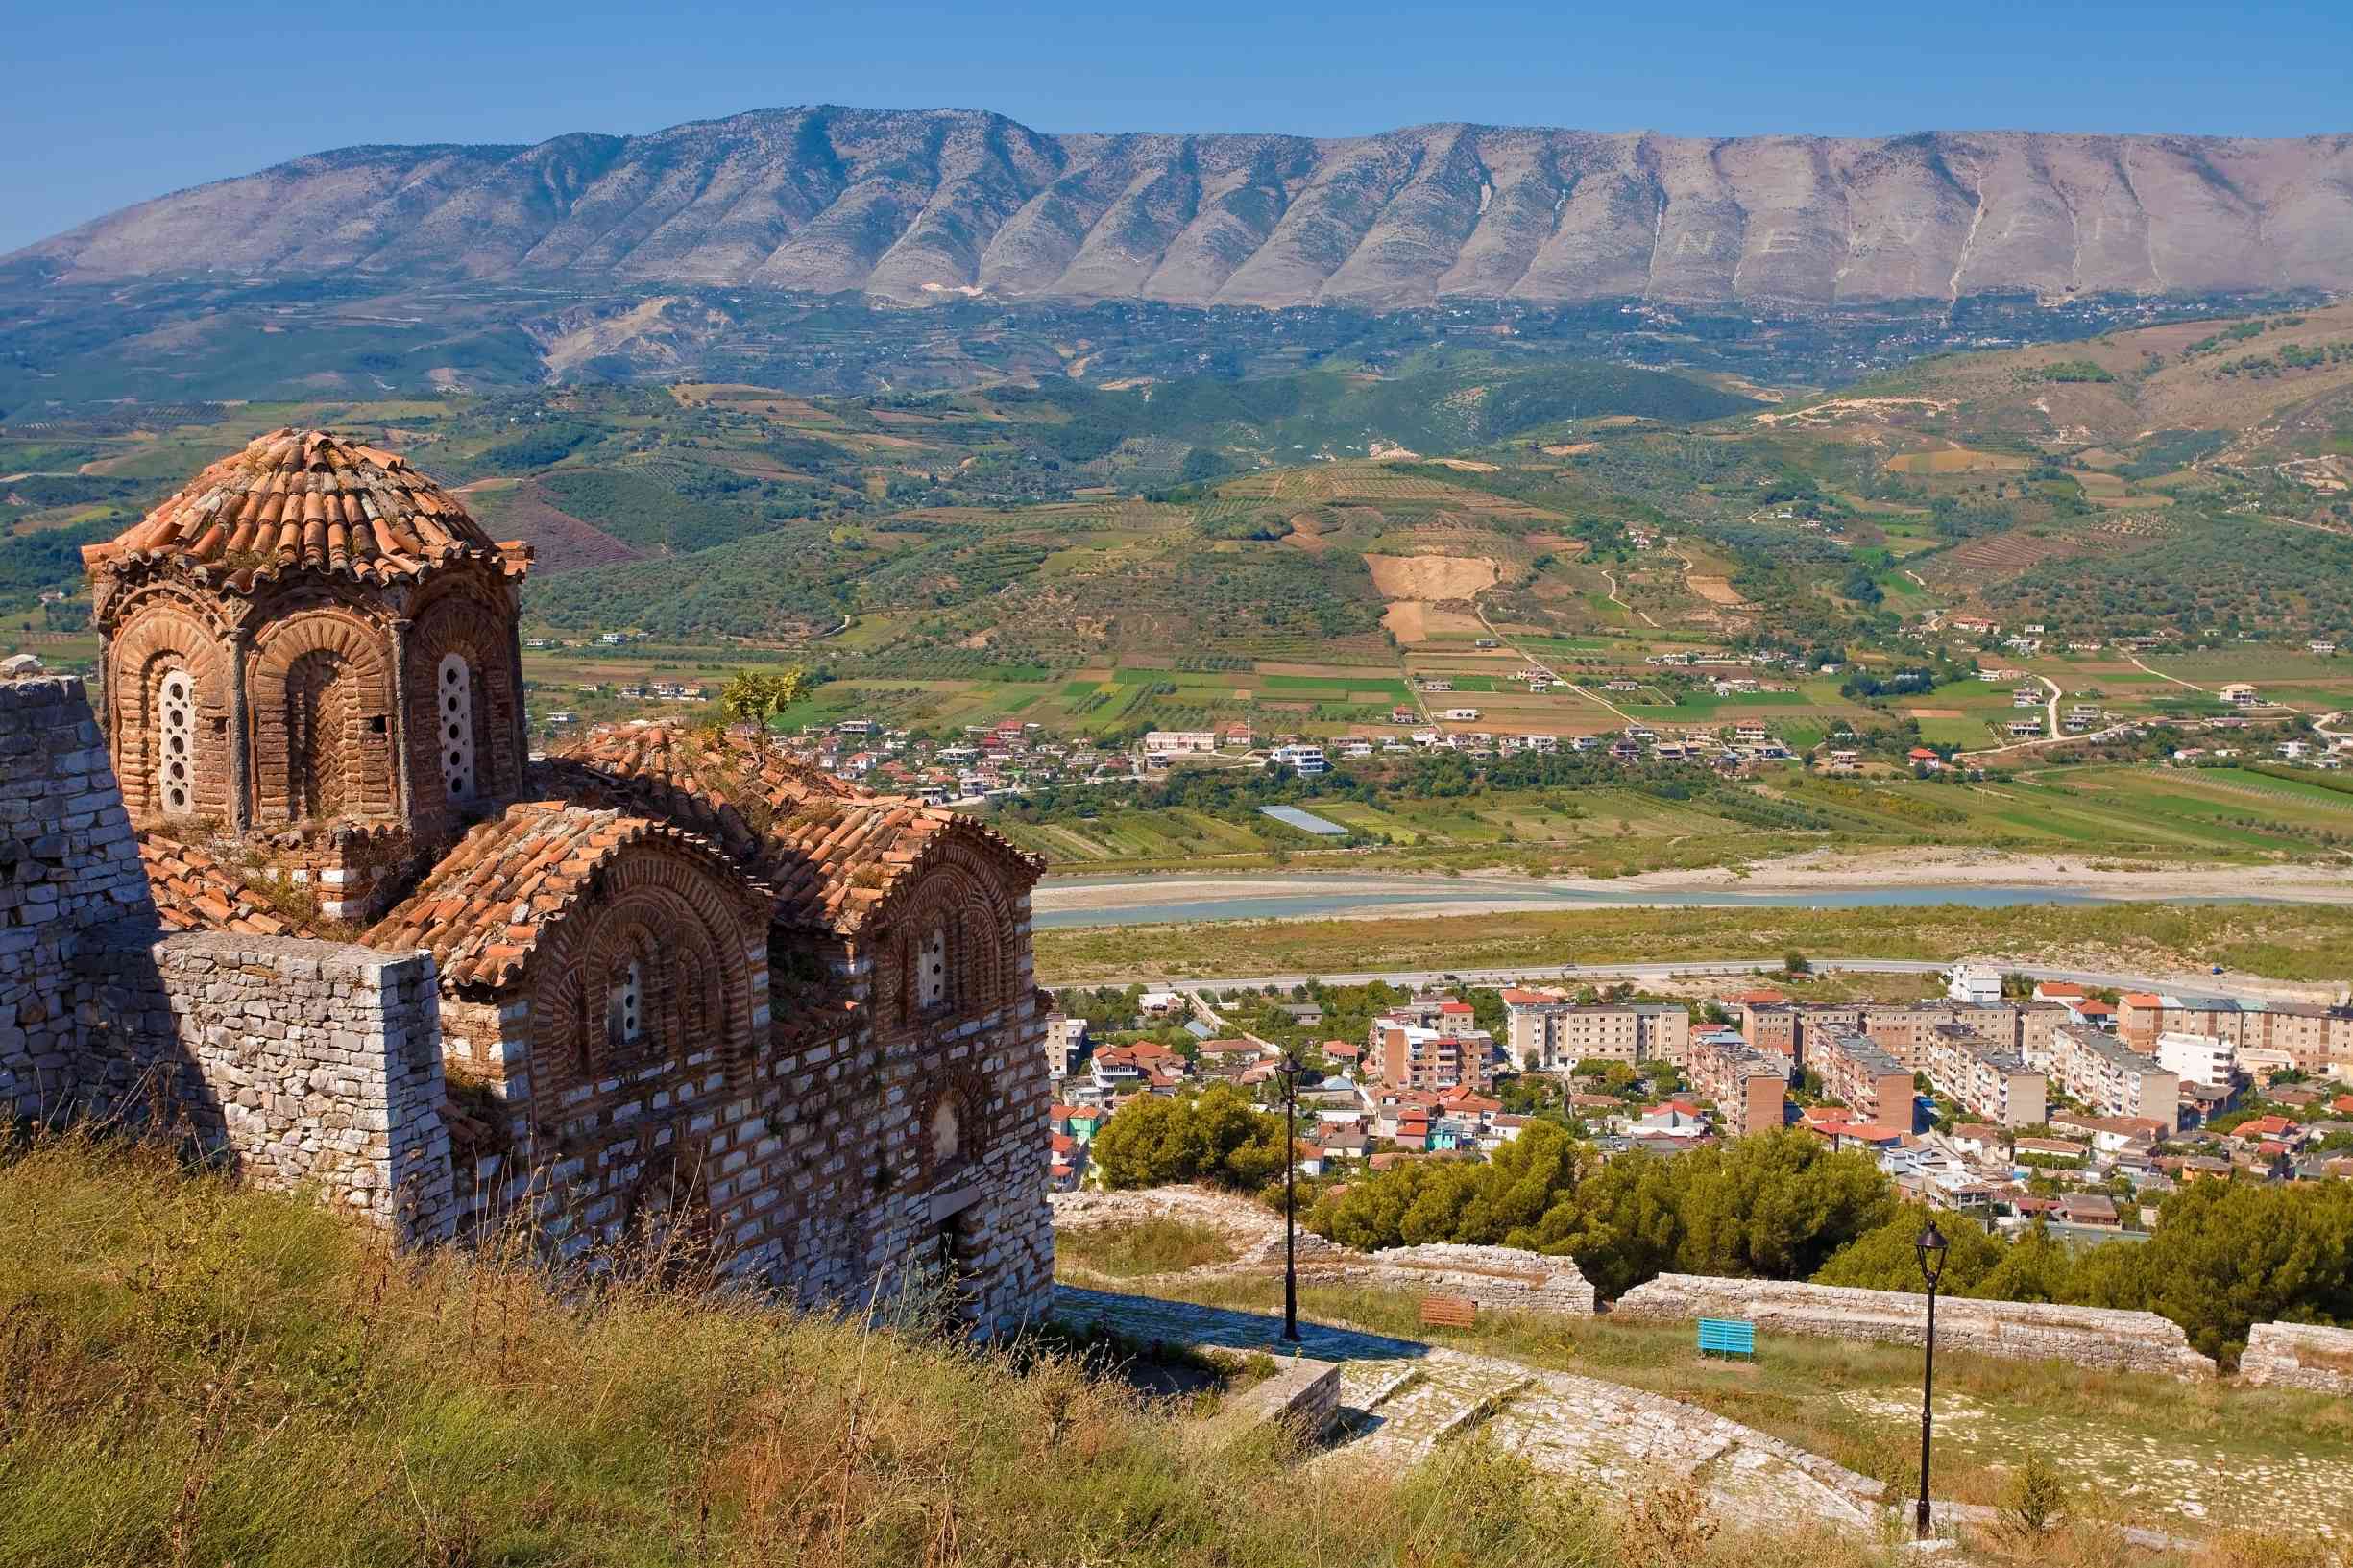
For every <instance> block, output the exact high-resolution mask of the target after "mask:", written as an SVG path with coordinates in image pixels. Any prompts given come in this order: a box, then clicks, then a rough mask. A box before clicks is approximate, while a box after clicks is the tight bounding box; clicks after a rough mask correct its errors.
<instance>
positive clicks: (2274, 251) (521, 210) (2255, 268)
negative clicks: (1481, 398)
mask: <svg viewBox="0 0 2353 1568" xmlns="http://www.w3.org/2000/svg"><path fill="white" fill-rule="evenodd" d="M6 262H7V264H8V265H9V266H10V267H11V270H12V271H15V272H18V273H20V274H21V273H26V272H30V273H31V274H32V275H34V276H36V277H58V278H63V279H66V280H88V281H103V280H110V279H118V278H128V277H168V276H175V275H185V274H191V273H205V272H214V273H219V272H226V273H229V274H232V275H249V274H275V275H285V274H303V273H335V272H346V271H353V270H355V271H357V272H360V273H363V274H383V275H395V276H415V277H469V278H537V277H546V278H560V279H570V280H572V281H575V282H577V281H587V280H597V281H602V282H615V281H622V282H633V283H665V282H677V283H695V284H706V285H711V284H716V285H726V286H746V287H768V288H777V289H791V290H809V291H815V292H819V293H829V294H830V293H837V292H843V291H860V292H863V293H865V294H868V295H873V296H879V297H882V298H885V299H892V300H899V301H906V302H922V301H926V300H936V299H939V298H942V297H945V296H970V295H975V294H985V295H988V296H991V297H1005V298H1014V297H1024V296H1028V297H1051V298H1066V299H1082V300H1083V299H1146V300H1154V301H1161V302H1170V303H1176V304H1192V305H1209V304H1231V305H1255V306H1287V305H1302V304H1312V303H1346V304H1351V305H1357V306H1364V307H1371V308H1376V309H1378V308H1392V307H1400V306H1412V305H1426V304H1430V303H1433V302H1439V301H1444V300H1449V299H1472V300H1475V299H1516V300H1523V301H1529V302H1573V301H1585V300H1603V299H1616V298H1642V299H1647V300H1652V301H1657V302H1686V303H1721V302H1739V303H1743V304H1751V305H1755V306H1758V307H1770V306H1798V307H1809V306H1821V305H1828V304H1835V303H1843V302H1887V301H1917V300H1939V299H1942V300H1953V299H1957V298H1958V297H1960V296H1962V295H1969V294H1982V293H1997V292H1998V293H2031V294H2033V295H2036V296H2038V297H2041V298H2043V299H2046V300H2059V299H2065V298H2069V297H2081V296H2092V295H2100V294H2161V293H2176V294H2182V293H2202V292H2228V291H2245V290H2269V289H2279V288H2298V287H2302V288H2321V289H2336V288H2344V287H2348V286H2353V135H2327V136H2311V137H2304V138H2299V139H2293V140H2253V139H2240V138H2217V137H2199V136H2171V135H2157V136H2127V135H2092V134H2057V133H2026V132H1933V133H1921V134H1917V135H1910V136H1903V137H1895V138H1880V139H1845V138H1830V137H1820V136H1805V135H1777V136H1756V137H1739V138H1734V139H1729V140H1716V139H1694V138H1689V137H1678V136H1667V135H1658V134H1651V133H1596V132H1587V131H1567V130H1546V129H1511V128H1498V127H1492V126H1478V125H1463V124H1451V125H1425V126H1415V127H1410V128H1407V129H1404V130H1398V131H1392V132H1386V133H1381V134H1377V135H1369V136H1356V137H1347V138H1341V139H1328V140H1325V139H1312V138H1308V137H1300V136H1284V135H1258V134H1209V135H1174V134H1074V135H1049V134H1045V133H1040V132H1036V131H1032V130H1030V129H1028V128H1027V127H1024V126H1021V125H1018V124H1016V123H1014V122H1013V121H1011V120H1008V119H1007V118H1005V117H1004V116H1002V115H997V114H991V113H985V112H980V111H975V110H965V109H937V110H920V111H914V110H909V111H901V110H877V109H844V108H839V107H833V106H820V107H814V108H800V109H763V110H758V111H754V112H750V113H744V114H739V115H736V116H733V117H731V118H727V119H722V120H713V121H704V122H698V123H694V124H689V125H681V126H675V127H672V128H670V129H668V130H666V131H659V132H655V133H650V134H647V135H642V136H617V135H597V134H588V133H580V134H571V135H564V136H558V137H556V138H554V139H552V140H549V141H545V142H541V143H539V144H537V145H536V146H528V147H523V146H460V145H442V146H424V147H356V148H347V149H344V150H342V151H338V152H328V153H320V154H316V155H314V156H311V157H301V158H296V159H294V160H293V161H291V162H287V163H282V164H279V165H277V166H276V167H274V168H269V169H264V170H261V171H260V172H258V173H255V174H251V175H246V176H243V177H241V178H238V179H232V180H224V181H217V182H215V183H212V184H207V185H200V186H197V187H195V188H193V189H190V190H184V191H180V192H177V193H174V194H171V195H167V196H162V197H158V198H157V199H156V200H154V201H150V202H144V203H141V204H139V205H135V206H131V207H127V208H125V209H123V210H121V211H119V212H115V213H112V214H110V215H109V216H107V217H103V218H99V219H97V220H95V221H93V222H91V223H87V224H85V225H83V226H82V227H80V228H78V229H71V230H69V231H67V232H65V233H63V234H60V235H57V236H55V237H53V238H51V239H48V240H44V241H41V242H39V243H37V244H36V245H33V246H31V247H29V248H27V249H25V250H23V251H20V252H17V253H15V254H14V255H13V256H11V257H8V258H6Z"/></svg>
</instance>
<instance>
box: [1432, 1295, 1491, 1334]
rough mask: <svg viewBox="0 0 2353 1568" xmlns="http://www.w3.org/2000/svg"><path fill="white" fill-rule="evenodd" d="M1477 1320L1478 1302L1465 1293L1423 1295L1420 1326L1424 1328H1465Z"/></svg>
mask: <svg viewBox="0 0 2353 1568" xmlns="http://www.w3.org/2000/svg"><path fill="white" fill-rule="evenodd" d="M1478 1320H1479V1304H1478V1303H1477V1302H1475V1301H1473V1300H1471V1299H1470V1297H1468V1296H1466V1295H1425V1296H1423V1297H1422V1298H1421V1326H1422V1327H1423V1328H1425V1329H1467V1328H1468V1327H1470V1326H1471V1325H1472V1324H1473V1323H1476V1322H1477V1321H1478Z"/></svg>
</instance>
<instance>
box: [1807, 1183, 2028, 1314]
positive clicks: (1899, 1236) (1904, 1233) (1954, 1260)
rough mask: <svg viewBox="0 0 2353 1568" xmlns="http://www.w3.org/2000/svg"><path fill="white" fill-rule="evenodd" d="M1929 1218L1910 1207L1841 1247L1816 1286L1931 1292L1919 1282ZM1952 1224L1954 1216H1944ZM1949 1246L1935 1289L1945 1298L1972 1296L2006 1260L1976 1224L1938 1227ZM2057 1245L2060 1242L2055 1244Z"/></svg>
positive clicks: (1919, 1207)
mask: <svg viewBox="0 0 2353 1568" xmlns="http://www.w3.org/2000/svg"><path fill="white" fill-rule="evenodd" d="M1931 1218H1936V1217H1935V1216H1933V1215H1931V1214H1930V1213H1929V1211H1928V1206H1927V1205H1926V1204H1923V1203H1906V1204H1904V1206H1903V1207H1902V1208H1900V1209H1898V1210H1897V1211H1896V1212H1895V1214H1894V1215H1892V1216H1891V1217H1890V1218H1888V1220H1887V1222H1886V1223H1885V1224H1882V1225H1880V1226H1879V1227H1878V1228H1877V1229H1874V1230H1870V1231H1866V1232H1865V1233H1864V1234H1862V1235H1860V1236H1857V1237H1856V1239H1855V1240H1854V1241H1852V1242H1848V1243H1847V1244H1846V1245H1845V1246H1843V1247H1840V1248H1839V1249H1838V1251H1837V1252H1836V1253H1835V1254H1833V1255H1832V1256H1831V1260H1830V1262H1828V1263H1826V1264H1824V1265H1823V1266H1821V1267H1820V1268H1819V1269H1817V1270H1815V1272H1814V1276H1813V1282H1814V1283H1815V1284H1816V1285H1850V1286H1857V1287H1860V1288H1861V1289H1863V1290H1866V1291H1913V1292H1915V1293H1918V1292H1923V1291H1927V1289H1928V1286H1927V1284H1926V1283H1925V1282H1923V1281H1922V1279H1921V1278H1920V1254H1919V1248H1918V1243H1919V1240H1920V1233H1921V1231H1922V1230H1924V1229H1925V1228H1927V1226H1928V1221H1929V1219H1931ZM1943 1218H1944V1219H1946V1220H1950V1219H1951V1218H1952V1216H1950V1215H1947V1216H1945V1217H1943ZM1936 1228H1937V1229H1938V1230H1940V1231H1943V1232H1944V1233H1945V1239H1946V1241H1947V1242H1950V1243H1951V1245H1950V1249H1949V1250H1948V1251H1947V1252H1946V1254H1945V1271H1944V1274H1943V1276H1942V1279H1941V1282H1940V1283H1939V1285H1938V1286H1937V1289H1938V1290H1940V1291H1943V1292H1944V1293H1945V1294H1947V1295H1971V1294H1974V1293H1976V1292H1975V1291H1974V1289H1973V1287H1975V1286H1977V1284H1978V1283H1980V1282H1981V1281H1983V1280H1984V1279H1985V1278H1986V1277H1987V1276H1988V1275H1990V1274H1992V1273H1993V1272H1994V1271H1995V1270H1996V1269H1998V1268H2000V1267H2001V1265H2002V1264H2003V1263H2004V1262H2005V1261H2006V1260H2007V1254H2008V1251H2009V1248H2008V1247H2007V1246H2006V1245H2005V1244H2004V1243H2003V1242H2001V1241H2000V1240H1998V1239H1997V1238H1995V1237H1992V1236H1988V1235H1987V1234H1986V1233H1985V1232H1984V1231H1982V1230H1979V1229H1978V1228H1977V1226H1976V1225H1973V1224H1968V1223H1966V1222H1961V1223H1954V1224H1951V1225H1947V1224H1945V1223H1943V1222H1941V1221H1940V1222H1939V1224H1938V1225H1937V1227H1936ZM2052 1244H2053V1245H2054V1246H2055V1245H2056V1243H2055V1242H2054V1243H2052Z"/></svg>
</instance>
